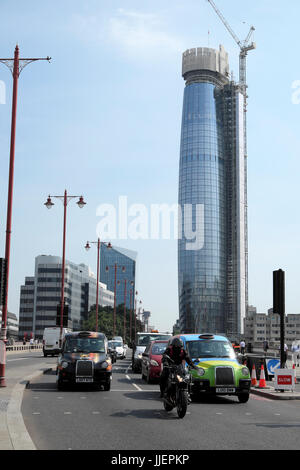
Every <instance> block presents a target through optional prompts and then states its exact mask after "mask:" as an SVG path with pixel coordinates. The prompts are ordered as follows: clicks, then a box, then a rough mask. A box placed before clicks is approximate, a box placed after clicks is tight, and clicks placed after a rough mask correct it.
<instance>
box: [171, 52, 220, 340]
mask: <svg viewBox="0 0 300 470" xmlns="http://www.w3.org/2000/svg"><path fill="white" fill-rule="evenodd" d="M182 75H183V77H184V79H185V81H186V87H185V91H184V101H183V113H182V129H181V148H180V168H179V205H180V207H181V216H182V217H181V221H182V222H181V229H182V230H181V234H180V235H181V237H179V241H178V282H179V312H180V317H179V318H180V328H181V331H182V332H184V333H198V332H199V333H201V332H208V331H211V332H219V333H221V332H224V331H225V321H226V315H225V311H224V309H225V308H226V288H227V287H226V269H227V264H226V263H227V258H226V243H227V225H226V224H227V219H226V161H225V159H226V152H225V148H224V122H223V115H224V114H223V99H221V93H222V90H223V87H224V85H226V84H227V83H228V82H229V80H228V76H229V66H228V56H227V53H226V52H225V50H224V49H223V47H222V46H220V50H219V51H216V50H214V49H209V48H198V49H190V50H188V51H186V52H185V53H184V54H183V67H182ZM195 233H196V235H195ZM191 234H193V235H195V237H194V240H192V237H191ZM197 237H198V243H196V239H197ZM199 240H200V243H199ZM193 241H194V243H193Z"/></svg>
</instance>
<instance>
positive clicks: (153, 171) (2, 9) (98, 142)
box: [0, 0, 300, 329]
mask: <svg viewBox="0 0 300 470" xmlns="http://www.w3.org/2000/svg"><path fill="white" fill-rule="evenodd" d="M217 4H218V6H219V7H220V9H221V10H222V12H223V14H224V15H225V17H226V18H227V19H228V20H229V22H230V24H231V26H232V28H233V29H234V30H235V32H236V33H237V35H238V36H239V37H241V38H242V39H243V38H245V37H246V35H247V33H248V30H249V27H250V25H251V24H253V25H254V26H255V27H256V31H255V33H254V40H255V41H256V43H257V49H256V50H255V51H254V52H250V53H249V56H248V84H249V106H248V154H249V159H248V204H249V302H250V303H251V304H253V305H255V306H257V308H258V310H259V311H266V310H267V309H268V308H269V307H271V306H272V271H273V270H274V269H278V268H282V269H284V270H285V271H286V310H287V312H290V313H297V312H300V306H299V297H298V291H299V288H298V282H299V274H298V269H297V268H298V264H299V263H298V252H299V236H298V233H299V232H300V222H299V217H298V212H299V210H298V208H299V205H300V204H299V202H300V197H299V190H298V188H299V174H300V171H299V170H300V163H299V161H300V160H299V140H300V137H299V136H300V132H299V116H300V105H296V104H293V102H292V93H293V89H292V84H293V82H294V81H296V80H300V70H299V61H298V49H297V46H298V41H299V40H298V18H299V15H300V4H299V1H298V0H289V2H288V6H287V3H286V2H285V3H283V2H281V1H279V0H272V1H271V0H260V1H257V0H256V1H255V2H253V1H250V0H249V1H244V2H240V1H239V0H226V1H225V0H218V1H217ZM0 18H1V30H0V44H1V47H0V51H1V52H0V56H1V57H8V56H9V57H11V56H12V55H13V51H14V47H15V45H16V43H18V44H19V47H20V53H21V56H22V57H45V56H47V55H49V56H52V63H51V64H48V63H47V62H39V63H34V64H31V65H29V66H28V67H27V68H25V69H24V71H23V72H22V75H21V78H20V83H19V108H18V120H17V141H16V162H15V191H14V211H13V233H12V263H11V277H10V290H9V309H10V310H11V311H14V312H16V313H18V309H19V289H20V285H21V284H22V283H23V282H24V277H25V276H26V275H32V274H33V270H34V258H35V256H37V255H39V254H53V255H61V245H62V236H61V231H62V216H63V209H62V205H61V203H60V202H59V201H56V205H55V206H54V208H53V209H52V210H51V211H47V210H46V209H45V208H44V206H43V203H44V202H45V200H46V197H47V195H48V194H49V193H51V194H63V191H64V189H65V188H66V189H67V190H68V192H69V194H76V195H77V194H78V195H79V194H83V195H84V197H85V199H86V201H87V203H88V204H87V205H86V207H85V208H84V209H83V210H82V211H79V209H78V208H77V206H76V204H75V203H74V202H72V203H70V205H69V207H68V244H67V258H68V259H70V260H72V261H74V262H78V263H80V262H85V263H86V264H89V265H91V267H92V268H93V269H94V270H95V264H96V253H93V250H90V252H89V253H88V254H87V253H86V252H85V250H84V249H83V246H84V244H85V242H86V240H87V239H90V240H92V239H96V236H97V235H96V226H97V223H98V222H99V218H98V217H97V216H96V210H97V207H98V206H99V205H100V204H103V203H112V204H117V202H118V197H119V196H121V195H126V196H127V197H128V203H129V204H133V203H141V204H145V205H146V206H148V207H150V204H151V203H167V204H174V203H176V202H177V197H178V164H179V143H180V126H181V111H182V99H183V90H184V82H183V79H182V78H181V54H182V52H183V51H185V50H186V49H188V48H191V47H197V46H207V45H209V46H210V47H216V48H217V47H218V46H219V44H220V43H222V44H223V45H224V46H225V48H226V50H227V51H228V53H229V60H230V68H231V70H233V72H234V76H235V78H236V79H237V78H238V52H239V50H238V47H237V46H236V44H235V43H234V41H233V39H232V38H231V36H230V35H229V33H228V32H227V31H226V29H225V27H224V26H223V24H222V23H221V22H220V20H219V18H218V17H217V16H216V14H215V12H214V11H213V10H212V8H211V6H210V5H209V4H208V2H207V1H206V0H197V1H194V0H187V1H185V2H182V1H176V0H175V1H174V0H172V2H171V1H164V2H161V1H156V0H152V1H151V2H150V1H140V0H139V1H128V0H126V1H125V0H123V1H121V0H111V1H109V2H108V1H102V0H87V1H85V2H83V1H78V0H72V1H70V0H64V1H63V2H59V1H58V0H51V1H50V0H44V1H43V2H38V1H37V0H35V1H33V0H27V1H26V2H19V1H16V0H1V2H0ZM208 31H209V32H210V34H209V35H208ZM0 80H1V81H3V82H4V83H5V85H6V104H0V155H1V158H0V255H1V256H3V253H4V245H5V223H6V201H7V179H8V157H9V141H10V119H11V82H12V80H11V76H10V73H9V71H8V70H7V69H6V68H5V67H4V66H3V65H2V66H1V67H0ZM112 242H113V243H115V244H116V245H119V246H124V247H125V248H129V249H132V250H135V251H137V252H138V279H137V289H138V291H139V294H140V298H141V299H142V301H143V307H144V308H145V310H151V312H152V318H151V323H153V324H155V325H156V326H157V327H159V328H160V329H170V328H171V327H172V325H173V324H174V322H175V320H176V319H177V317H178V299H177V242H176V240H114V241H112ZM1 247H2V248H1Z"/></svg>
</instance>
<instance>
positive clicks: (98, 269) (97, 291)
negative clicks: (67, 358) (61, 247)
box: [85, 238, 112, 331]
mask: <svg viewBox="0 0 300 470" xmlns="http://www.w3.org/2000/svg"><path fill="white" fill-rule="evenodd" d="M90 243H91V244H94V245H97V286H96V328H95V329H96V331H98V310H99V282H100V248H101V243H102V244H104V245H107V248H111V247H112V246H111V243H107V244H106V243H105V242H101V241H100V238H98V240H97V241H96V242H86V245H85V249H86V251H88V250H89V249H90V248H91V246H90Z"/></svg>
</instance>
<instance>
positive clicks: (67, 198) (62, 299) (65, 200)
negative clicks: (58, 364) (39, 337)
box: [44, 190, 86, 347]
mask: <svg viewBox="0 0 300 470" xmlns="http://www.w3.org/2000/svg"><path fill="white" fill-rule="evenodd" d="M52 197H54V198H56V199H60V200H61V201H62V203H63V206H64V223H63V253H62V268H61V297H60V339H59V346H60V347H61V344H62V330H63V312H64V303H65V292H64V290H65V264H66V224H67V205H68V203H69V202H70V201H71V199H74V198H79V200H78V202H77V205H78V207H79V208H80V209H82V208H83V207H84V206H85V204H86V202H84V200H83V196H68V194H67V190H65V192H64V195H63V196H52ZM44 205H45V206H46V207H47V209H51V208H52V207H53V206H54V203H53V202H52V200H51V196H50V194H49V196H48V198H47V201H46V202H45V204H44Z"/></svg>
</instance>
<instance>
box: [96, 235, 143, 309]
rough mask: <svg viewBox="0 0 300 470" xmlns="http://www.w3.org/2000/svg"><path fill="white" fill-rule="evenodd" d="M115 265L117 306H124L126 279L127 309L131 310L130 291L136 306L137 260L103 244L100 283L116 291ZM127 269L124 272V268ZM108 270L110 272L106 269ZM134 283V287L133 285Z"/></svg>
mask: <svg viewBox="0 0 300 470" xmlns="http://www.w3.org/2000/svg"><path fill="white" fill-rule="evenodd" d="M115 264H117V276H116V280H117V284H116V305H120V304H124V294H125V282H124V281H125V279H126V307H127V308H130V290H132V299H131V301H132V307H133V305H134V292H135V260H133V259H131V258H129V257H128V256H125V255H124V254H122V253H120V252H119V251H117V250H115V249H114V248H110V249H109V248H107V246H106V245H103V244H101V250H100V281H101V282H103V283H104V284H106V285H107V288H108V289H109V290H110V291H112V292H114V290H115ZM123 267H124V268H125V271H123V269H122V268H123ZM106 268H108V270H107V269H106ZM131 282H133V285H131Z"/></svg>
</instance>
